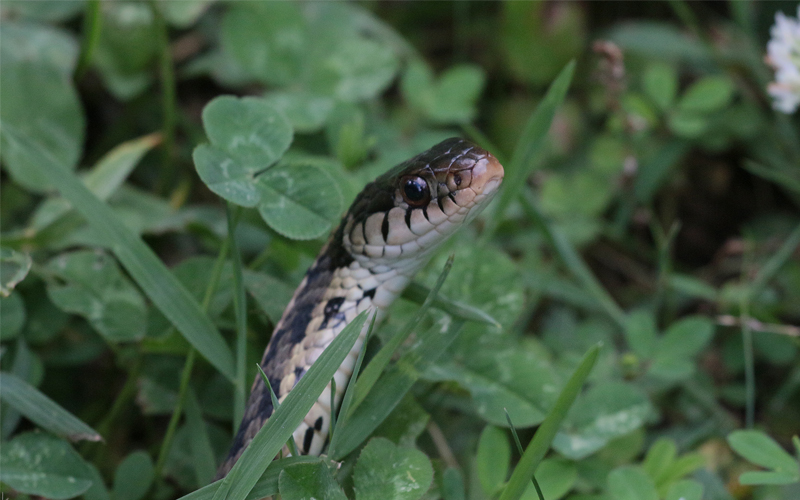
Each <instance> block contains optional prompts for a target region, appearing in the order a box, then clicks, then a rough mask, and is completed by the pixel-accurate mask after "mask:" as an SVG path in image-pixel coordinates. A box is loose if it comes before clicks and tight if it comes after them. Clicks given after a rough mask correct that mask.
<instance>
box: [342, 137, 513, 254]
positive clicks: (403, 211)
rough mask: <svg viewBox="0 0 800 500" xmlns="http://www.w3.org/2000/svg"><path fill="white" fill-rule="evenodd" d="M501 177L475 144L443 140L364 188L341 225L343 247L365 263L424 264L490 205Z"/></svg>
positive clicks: (500, 169)
mask: <svg viewBox="0 0 800 500" xmlns="http://www.w3.org/2000/svg"><path fill="white" fill-rule="evenodd" d="M503 175H504V172H503V167H502V165H500V162H499V161H497V158H495V157H494V156H492V154H491V153H489V152H488V151H486V150H484V149H481V148H480V147H478V146H476V145H475V144H473V143H471V142H469V141H466V140H464V139H459V138H452V139H447V140H445V141H443V142H440V143H439V144H437V145H435V146H433V147H432V148H430V149H428V150H427V151H424V152H423V153H421V154H419V155H417V156H415V157H413V158H411V159H410V160H408V161H405V162H403V163H401V164H400V165H397V166H396V167H395V168H393V169H391V170H390V171H388V172H387V173H385V174H384V175H382V176H380V177H378V178H377V179H376V180H375V181H374V182H372V183H370V184H368V185H367V186H366V187H365V188H364V190H363V191H362V192H361V193H360V194H359V195H358V196H357V197H356V200H355V201H354V202H353V205H352V206H351V207H350V210H348V213H347V215H346V216H345V219H344V221H343V224H342V227H341V230H342V233H341V236H342V244H343V247H344V248H345V249H346V250H347V252H348V253H349V254H350V255H351V256H352V257H353V258H355V259H356V260H363V261H364V262H363V264H365V265H375V264H378V265H383V264H384V263H385V264H389V263H390V262H393V261H400V260H408V259H413V260H415V261H416V260H420V257H422V256H425V255H428V254H429V253H430V251H431V250H432V249H433V248H435V247H436V246H438V245H439V244H440V243H441V242H443V241H444V240H445V239H446V238H447V236H449V235H450V234H452V233H453V232H455V231H456V230H457V229H458V228H459V227H461V226H462V225H464V224H465V223H467V222H469V221H470V220H472V219H473V218H474V217H475V216H476V215H477V214H478V213H480V211H481V210H483V208H485V207H486V205H488V203H489V201H490V200H491V198H492V197H493V195H494V194H495V193H496V192H497V189H498V188H499V186H500V184H501V183H502V181H503Z"/></svg>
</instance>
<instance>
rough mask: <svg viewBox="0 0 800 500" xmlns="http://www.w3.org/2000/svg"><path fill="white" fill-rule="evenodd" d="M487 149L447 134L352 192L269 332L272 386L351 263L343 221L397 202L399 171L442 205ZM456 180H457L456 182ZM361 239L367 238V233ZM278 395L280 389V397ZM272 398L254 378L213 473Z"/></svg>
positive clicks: (331, 311) (251, 431)
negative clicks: (339, 272) (452, 173)
mask: <svg viewBox="0 0 800 500" xmlns="http://www.w3.org/2000/svg"><path fill="white" fill-rule="evenodd" d="M486 154H487V153H486V152H485V151H483V150H481V149H479V148H475V146H473V145H472V144H471V143H469V142H467V141H464V140H462V139H457V138H453V139H448V140H446V141H443V142H441V143H439V144H437V145H435V146H434V147H432V148H431V149H429V150H427V151H425V152H423V153H421V154H419V155H417V156H415V157H414V158H411V159H410V160H408V161H406V162H403V163H401V164H399V165H397V166H396V167H394V168H393V169H391V170H390V171H388V172H386V173H385V174H384V175H382V176H380V177H378V178H377V179H375V181H373V182H371V183H369V184H368V185H367V186H366V187H365V188H364V190H363V191H361V193H359V195H358V196H357V197H356V199H355V201H354V202H353V204H352V205H351V206H350V208H349V210H348V211H347V213H346V214H345V216H344V217H343V219H342V222H341V223H340V224H339V226H338V227H337V229H336V230H335V231H334V232H333V234H332V235H331V237H330V240H329V241H328V243H327V245H325V247H323V249H322V251H321V252H320V255H319V257H318V258H317V260H316V261H315V262H314V264H313V265H312V266H311V268H310V269H309V270H308V272H307V273H306V282H305V284H304V286H302V287H301V288H299V289H298V290H297V291H296V292H295V295H294V298H293V303H292V304H291V305H290V307H287V309H286V311H284V313H283V317H282V318H281V321H280V322H279V323H278V325H277V328H276V329H275V331H274V332H273V335H272V339H271V340H270V343H269V345H268V347H267V350H266V352H265V353H264V358H263V359H262V362H261V366H262V368H263V369H264V372H265V373H266V375H267V378H268V380H269V383H270V385H271V386H272V387H273V389H275V390H279V388H280V383H281V380H282V378H283V374H284V371H285V364H286V363H287V362H290V361H289V360H288V358H289V355H290V353H291V351H292V348H293V347H294V346H295V345H296V344H297V343H298V342H300V341H301V340H302V339H303V338H304V337H305V336H306V328H307V327H308V324H309V322H310V320H311V313H312V311H313V310H314V308H315V307H316V306H317V304H319V302H320V301H321V300H322V298H323V297H324V294H325V291H326V289H327V288H328V286H329V285H330V283H331V280H332V279H333V273H334V271H335V270H336V269H339V268H342V267H346V266H349V265H350V264H351V263H352V262H353V261H354V258H353V256H352V255H350V253H349V252H348V251H347V249H345V248H344V245H343V244H342V242H343V239H344V238H343V236H344V227H345V223H346V222H347V221H348V220H351V219H352V221H353V226H352V227H358V226H360V228H361V230H362V231H366V228H365V222H366V220H367V218H368V217H369V216H370V215H372V214H375V213H386V212H388V211H389V210H391V209H392V208H394V206H395V192H396V191H397V189H398V186H399V185H398V182H399V180H400V178H401V177H402V176H407V175H415V176H419V177H422V178H423V179H424V180H425V182H427V184H428V186H430V187H431V189H432V190H434V191H437V192H432V193H431V197H432V198H433V199H436V200H437V202H438V204H439V207H440V209H442V210H443V207H442V198H443V197H444V196H445V195H446V194H449V191H448V189H447V186H446V184H445V181H446V176H447V172H448V171H449V170H453V169H455V170H456V171H458V170H461V169H466V168H471V166H472V165H474V164H475V162H476V161H478V160H479V159H480V158H483V157H485V156H486ZM454 182H456V184H460V179H459V178H456V180H455V181H454ZM422 210H423V214H424V215H425V218H426V219H427V218H428V213H427V210H426V207H425V206H422ZM410 214H411V212H410V211H409V212H408V213H407V214H406V224H407V225H409V227H410ZM381 232H382V234H383V236H384V239H386V237H387V235H388V233H389V226H388V219H387V218H385V219H384V222H383V224H382V226H381ZM364 240H365V241H368V240H367V238H366V234H364ZM375 292H376V290H375V289H370V290H366V291H364V297H369V298H370V299H372V298H374V297H375ZM340 306H341V302H336V299H334V300H330V301H328V304H326V306H325V322H324V323H323V325H325V324H327V322H328V321H329V320H333V319H335V320H337V321H346V319H345V318H344V315H343V314H342V313H340V312H339V307H340ZM305 368H307V367H303V368H302V369H300V368H296V369H295V375H296V376H297V378H299V377H300V376H302V373H305ZM280 396H282V395H281V394H278V397H280ZM272 411H273V408H272V400H271V398H270V394H269V390H268V389H267V387H266V384H264V381H263V380H262V379H261V377H256V380H255V382H254V383H253V388H252V392H251V394H250V398H249V399H248V402H247V408H246V410H245V414H244V418H243V419H242V423H241V425H240V427H239V432H238V433H237V435H236V437H235V439H234V443H233V445H232V447H231V452H230V454H229V455H228V458H227V459H226V461H225V462H224V463H223V464H222V466H220V469H219V470H218V472H217V478H221V477H224V476H225V475H226V474H227V473H228V471H229V470H230V468H231V467H232V466H233V464H234V463H235V462H236V460H237V459H238V458H239V456H240V455H241V454H242V451H244V448H245V447H246V446H247V444H248V443H249V442H250V440H252V438H253V436H255V434H256V432H257V431H258V429H260V428H261V426H262V425H263V424H264V422H266V420H267V418H269V416H270V415H271V414H272ZM322 423H323V422H322V420H321V419H319V420H318V421H317V422H315V427H317V426H319V427H320V428H321V426H322ZM313 437H314V429H313V428H309V429H308V432H307V433H306V434H305V436H304V440H303V441H304V442H303V445H304V446H303V447H302V448H303V449H304V451H307V450H308V449H309V447H310V445H311V443H312V440H313Z"/></svg>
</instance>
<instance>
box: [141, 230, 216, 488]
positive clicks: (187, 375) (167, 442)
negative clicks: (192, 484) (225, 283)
mask: <svg viewBox="0 0 800 500" xmlns="http://www.w3.org/2000/svg"><path fill="white" fill-rule="evenodd" d="M229 247H230V238H226V239H225V240H224V241H223V242H222V248H220V250H219V255H218V256H217V260H216V262H214V269H212V271H211V279H210V280H209V281H208V286H206V292H205V295H204V296H203V302H202V304H201V305H200V307H201V308H202V310H203V312H206V311H208V304H209V303H211V297H212V296H213V295H214V291H215V290H216V289H217V285H218V284H219V280H220V276H222V269H223V267H224V265H225V257H226V256H227V255H228V248H229ZM195 354H196V351H195V349H194V348H190V349H189V353H188V354H187V355H186V361H185V362H184V364H183V370H182V372H181V382H180V387H179V389H178V400H177V401H176V402H175V409H174V410H173V412H172V416H171V417H170V420H169V424H168V425H167V432H166V433H165V434H164V440H163V441H162V442H161V449H160V450H159V452H158V460H157V461H156V466H155V471H154V476H155V477H160V476H161V471H162V470H163V468H164V463H165V462H166V460H167V454H168V453H169V449H170V447H171V446H172V440H173V439H174V437H175V431H177V429H178V423H179V422H180V419H181V414H182V413H183V407H184V405H185V403H186V395H187V392H188V390H189V381H190V380H191V378H192V377H191V375H192V368H194V361H195Z"/></svg>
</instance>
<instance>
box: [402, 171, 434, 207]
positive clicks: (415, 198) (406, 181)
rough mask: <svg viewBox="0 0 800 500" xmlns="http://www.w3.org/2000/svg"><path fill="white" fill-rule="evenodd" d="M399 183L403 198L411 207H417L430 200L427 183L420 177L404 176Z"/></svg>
mask: <svg viewBox="0 0 800 500" xmlns="http://www.w3.org/2000/svg"><path fill="white" fill-rule="evenodd" d="M401 184H402V190H403V199H404V200H406V203H408V204H409V205H411V206H412V207H419V206H422V205H425V204H426V203H428V202H429V201H430V199H431V193H430V190H429V189H428V183H427V182H425V179H423V178H422V177H417V176H409V177H404V178H403V180H402V181H401Z"/></svg>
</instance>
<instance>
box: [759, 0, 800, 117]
mask: <svg viewBox="0 0 800 500" xmlns="http://www.w3.org/2000/svg"><path fill="white" fill-rule="evenodd" d="M770 34H771V35H772V38H771V39H770V41H769V43H768V44H767V58H766V60H767V63H768V64H769V65H770V66H772V67H773V68H775V81H774V82H770V84H769V87H768V88H767V91H768V92H769V95H771V96H772V98H773V99H774V101H773V103H772V106H773V107H774V108H775V109H777V110H779V111H782V112H784V113H786V114H791V113H794V112H795V111H796V110H797V108H798V106H800V5H798V7H797V19H795V18H793V17H787V16H786V15H784V14H783V12H778V13H777V14H775V24H774V25H773V26H772V29H771V30H770Z"/></svg>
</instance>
